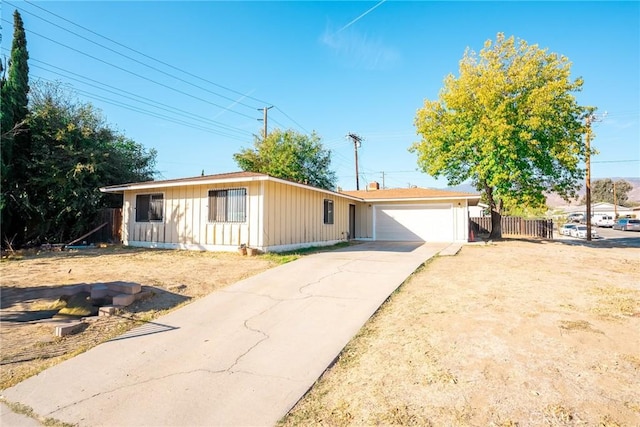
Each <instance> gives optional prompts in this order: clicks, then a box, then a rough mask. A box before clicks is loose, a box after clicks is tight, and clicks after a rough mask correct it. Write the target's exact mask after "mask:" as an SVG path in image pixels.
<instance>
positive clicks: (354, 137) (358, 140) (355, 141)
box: [347, 132, 362, 191]
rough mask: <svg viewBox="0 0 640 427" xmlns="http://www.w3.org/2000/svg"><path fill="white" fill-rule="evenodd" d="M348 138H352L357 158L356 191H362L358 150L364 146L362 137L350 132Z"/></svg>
mask: <svg viewBox="0 0 640 427" xmlns="http://www.w3.org/2000/svg"><path fill="white" fill-rule="evenodd" d="M347 138H351V140H352V141H353V149H354V151H355V157H356V191H358V190H360V176H359V175H360V174H359V173H358V148H359V147H360V145H361V144H362V137H360V136H358V135H356V134H355V133H351V132H349V133H348V134H347Z"/></svg>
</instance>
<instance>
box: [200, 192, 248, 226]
mask: <svg viewBox="0 0 640 427" xmlns="http://www.w3.org/2000/svg"><path fill="white" fill-rule="evenodd" d="M246 220H247V189H246V188H230V189H226V190H209V222H246Z"/></svg>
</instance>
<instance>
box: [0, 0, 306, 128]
mask: <svg viewBox="0 0 640 427" xmlns="http://www.w3.org/2000/svg"><path fill="white" fill-rule="evenodd" d="M6 3H7V4H10V5H12V6H13V7H16V8H18V9H20V10H22V11H24V12H26V13H28V14H30V15H32V16H35V17H36V18H38V19H41V20H42V21H44V22H47V23H49V24H51V25H53V26H55V27H57V28H60V29H62V30H64V31H67V32H68V33H70V34H73V35H75V36H77V37H80V38H82V39H84V40H87V41H88V42H90V43H93V44H96V45H98V46H100V47H103V48H104V49H107V50H109V51H111V52H114V53H116V54H118V55H120V56H123V57H125V58H127V59H130V60H132V61H134V62H137V63H139V64H141V65H144V66H146V67H148V68H151V69H152V70H155V71H158V72H160V73H162V74H165V75H167V76H170V77H172V78H175V79H177V80H179V81H182V82H184V83H186V84H188V85H191V86H194V87H196V88H198V89H201V90H204V91H206V92H209V93H211V94H214V95H216V96H219V97H222V98H224V99H227V100H229V101H232V102H233V104H232V106H233V105H236V104H239V105H242V106H244V107H247V108H251V109H253V108H255V107H254V106H251V105H248V104H245V103H243V102H240V101H239V100H237V99H233V98H229V97H227V96H225V95H222V94H220V93H217V92H214V91H211V90H208V89H206V88H203V87H202V86H199V85H195V84H193V83H191V82H189V81H187V80H184V79H182V78H180V77H177V76H175V75H173V74H170V73H167V72H165V71H162V70H160V69H158V68H156V67H153V66H151V65H149V64H146V63H144V62H141V61H139V60H137V59H135V58H132V57H130V56H128V55H125V54H123V53H121V52H118V51H116V50H114V49H112V48H109V47H107V46H105V45H103V44H101V43H98V42H96V41H94V40H91V39H89V38H87V37H85V36H82V35H80V34H78V33H76V32H74V31H71V30H69V29H68V28H65V27H63V26H60V25H58V24H56V23H54V22H52V21H50V20H48V19H45V18H43V17H42V16H39V15H37V14H35V13H33V12H32V11H28V10H25V9H23V8H20V7H18V6H16V5H15V4H13V3H10V2H6ZM25 3H27V4H29V5H30V6H32V7H35V8H37V9H40V10H42V11H44V12H46V13H48V14H50V15H52V16H55V17H56V18H58V19H61V20H63V21H65V22H67V23H69V24H71V25H74V26H76V27H78V28H81V29H82V30H84V31H87V32H89V33H91V34H93V35H95V36H97V37H100V38H102V39H104V40H107V41H109V42H111V43H113V44H115V45H117V46H120V47H122V48H124V49H127V50H129V51H131V52H134V53H136V54H138V55H140V56H142V57H144V58H147V59H150V60H152V61H154V62H156V63H158V64H161V65H164V66H166V67H169V68H171V69H173V70H176V71H178V72H180V73H183V74H185V75H188V76H190V77H193V78H195V79H198V80H200V81H202V82H205V83H208V84H210V85H212V86H215V87H218V88H220V89H223V90H226V91H229V92H231V93H234V94H236V95H240V96H241V98H240V99H243V98H248V99H251V100H253V101H255V102H259V103H260V104H271V103H268V102H266V101H263V100H261V99H258V98H255V97H253V96H250V95H248V94H246V93H242V92H239V91H237V90H234V89H231V88H230V87H227V86H224V85H221V84H219V83H215V82H213V81H211V80H208V79H206V78H204V77H201V76H198V75H196V74H193V73H191V72H189V71H187V70H184V69H182V68H179V67H176V66H175V65H173V64H170V63H167V62H165V61H162V60H160V59H157V58H154V57H153V56H151V55H147V54H145V53H144V52H141V51H139V50H136V49H134V48H132V47H130V46H127V45H125V44H123V43H120V42H118V41H116V40H114V39H112V38H110V37H107V36H105V35H102V34H100V33H98V32H96V31H93V30H91V29H90V28H87V27H85V26H83V25H80V24H78V23H76V22H73V21H71V20H70V19H67V18H65V17H63V16H61V15H58V14H56V13H54V12H51V11H50V10H48V9H46V8H44V7H42V6H39V5H37V4H34V3H32V2H30V1H25ZM41 37H42V36H41ZM214 105H216V104H214ZM216 106H218V107H219V108H222V109H223V110H224V111H232V112H235V111H233V110H231V109H230V108H231V107H222V106H219V105H216ZM275 108H276V109H277V110H278V111H280V112H281V113H282V114H283V115H284V116H285V117H287V118H288V119H289V120H291V121H292V122H293V123H294V124H295V125H296V126H298V127H299V128H300V129H302V130H303V131H304V132H306V133H310V132H309V131H308V130H306V129H305V128H304V127H303V126H302V125H300V124H299V123H298V122H297V121H296V120H294V119H293V118H292V117H291V116H289V115H288V114H287V113H285V112H284V111H283V110H282V109H280V108H279V107H277V106H276V107H275ZM235 113H237V112H235ZM237 114H241V113H237ZM283 127H284V126H283Z"/></svg>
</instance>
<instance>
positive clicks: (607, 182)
mask: <svg viewBox="0 0 640 427" xmlns="http://www.w3.org/2000/svg"><path fill="white" fill-rule="evenodd" d="M613 187H614V182H613V180H612V179H610V178H606V179H598V180H595V181H593V182H592V183H591V201H592V202H593V203H597V202H606V203H614V188H613ZM632 189H633V186H632V185H631V184H629V183H628V182H627V181H625V180H623V179H621V180H618V181H616V182H615V203H616V204H618V205H620V206H628V203H627V201H628V200H629V191H631V190H632ZM580 202H581V203H586V198H585V197H583V198H582V199H581V200H580Z"/></svg>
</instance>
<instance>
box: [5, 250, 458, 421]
mask: <svg viewBox="0 0 640 427" xmlns="http://www.w3.org/2000/svg"><path fill="white" fill-rule="evenodd" d="M448 246H449V245H448V244H424V245H423V244H419V243H395V242H394V243H389V242H385V243H381V242H375V243H363V244H359V245H354V246H351V247H348V248H344V249H342V250H336V251H331V252H324V253H318V254H314V255H309V256H306V257H304V258H302V259H299V260H297V261H294V262H291V263H289V264H285V265H282V266H279V267H276V268H273V269H271V270H268V271H266V272H264V273H261V274H259V275H257V276H253V277H251V278H249V279H246V280H243V281H240V282H238V283H235V284H234V285H231V286H229V287H227V288H225V289H223V290H221V291H218V292H215V293H213V294H211V295H209V296H207V297H205V298H202V299H200V300H198V301H195V302H194V303H192V304H189V305H188V306H186V307H184V308H181V309H179V310H176V311H174V312H172V313H170V314H168V315H166V316H163V317H160V318H158V319H156V320H155V321H153V322H150V323H148V324H146V325H144V326H141V327H139V328H137V329H134V330H131V331H129V332H128V333H126V334H124V335H122V336H120V337H118V338H116V339H114V340H112V341H109V342H107V343H104V344H101V345H99V346H97V347H95V348H93V349H91V350H89V351H87V352H86V353H83V354H81V355H79V356H76V357H74V358H73V359H70V360H68V361H66V362H63V363H61V364H59V365H57V366H54V367H52V368H50V369H48V370H46V371H44V372H42V373H40V374H39V375H37V376H35V377H32V378H29V379H27V380H26V381H24V382H22V383H20V384H18V385H16V386H14V387H12V388H9V389H7V390H4V391H3V392H2V395H3V396H4V398H5V399H6V400H7V401H9V402H13V403H21V404H24V405H28V406H30V407H31V408H33V410H34V412H35V413H36V414H38V415H39V416H41V417H51V418H54V419H57V420H60V421H63V422H66V423H73V424H78V425H81V426H107V425H109V426H115V425H118V426H161V425H165V426H169V425H176V426H177V425H180V426H185V425H190V426H196V425H200V426H204V425H206V426H211V425H260V426H263V425H273V424H275V423H276V422H277V421H278V420H279V419H280V418H281V417H282V416H284V415H285V414H286V413H287V412H288V411H289V409H290V408H291V407H292V406H293V405H294V404H295V403H296V402H297V401H298V400H299V399H300V398H301V397H302V395H303V394H304V393H305V392H306V391H307V390H308V389H309V388H310V387H311V386H312V385H313V383H314V382H315V381H316V380H317V379H318V377H319V376H320V375H321V374H322V373H323V372H324V371H325V369H326V368H327V367H328V366H329V365H330V364H331V363H332V361H333V360H334V359H335V358H336V357H337V356H338V354H339V353H340V351H341V350H342V349H343V347H344V346H345V345H346V344H347V343H348V342H349V340H350V339H351V338H352V337H353V336H354V335H355V334H356V333H357V332H358V330H359V329H360V328H361V327H362V325H363V324H364V323H365V322H366V321H367V320H368V319H369V317H370V316H371V315H372V314H373V313H374V312H375V311H376V310H377V309H378V307H379V306H380V305H381V304H382V303H383V302H384V301H385V300H386V298H387V297H388V296H389V295H390V294H391V293H392V292H393V291H394V290H395V289H396V288H397V287H398V286H399V285H400V284H401V283H402V282H403V281H404V280H405V279H406V278H407V277H408V276H409V275H410V274H411V273H412V272H413V271H415V270H416V268H418V267H419V266H420V265H421V264H422V263H424V262H425V261H426V260H428V259H429V258H431V257H432V256H434V255H436V254H437V253H438V252H440V251H442V250H443V249H445V248H447V247H448ZM202 274H207V272H206V271H203V272H202ZM4 412H5V411H3V413H4ZM1 421H2V425H3V426H5V425H8V424H6V423H7V422H9V419H8V418H5V417H4V416H3V418H2V420H1Z"/></svg>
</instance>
